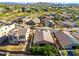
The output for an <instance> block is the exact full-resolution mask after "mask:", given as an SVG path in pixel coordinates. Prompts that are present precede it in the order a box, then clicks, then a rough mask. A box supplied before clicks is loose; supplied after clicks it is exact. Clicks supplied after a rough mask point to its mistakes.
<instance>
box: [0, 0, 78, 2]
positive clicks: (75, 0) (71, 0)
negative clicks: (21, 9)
mask: <svg viewBox="0 0 79 59" xmlns="http://www.w3.org/2000/svg"><path fill="white" fill-rule="evenodd" d="M0 2H53V3H79V0H0Z"/></svg>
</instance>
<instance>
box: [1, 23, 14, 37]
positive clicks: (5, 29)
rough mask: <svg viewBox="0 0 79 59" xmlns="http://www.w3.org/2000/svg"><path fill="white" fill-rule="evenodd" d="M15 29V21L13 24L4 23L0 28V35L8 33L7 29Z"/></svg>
mask: <svg viewBox="0 0 79 59" xmlns="http://www.w3.org/2000/svg"><path fill="white" fill-rule="evenodd" d="M13 29H15V23H14V24H6V25H5V26H1V28H0V37H2V36H5V35H7V34H8V33H9V31H11V30H13Z"/></svg>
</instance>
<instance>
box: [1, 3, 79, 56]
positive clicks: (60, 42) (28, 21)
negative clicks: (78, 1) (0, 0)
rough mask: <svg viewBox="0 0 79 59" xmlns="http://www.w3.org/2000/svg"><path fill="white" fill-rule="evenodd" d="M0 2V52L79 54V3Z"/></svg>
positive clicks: (9, 54) (23, 54)
mask: <svg viewBox="0 0 79 59" xmlns="http://www.w3.org/2000/svg"><path fill="white" fill-rule="evenodd" d="M64 5H65V6H63V4H61V5H59V4H53V3H33V4H30V3H29V4H8V3H7V4H0V56H29V55H30V56H79V5H75V6H73V5H70V4H67V5H66V4H64Z"/></svg>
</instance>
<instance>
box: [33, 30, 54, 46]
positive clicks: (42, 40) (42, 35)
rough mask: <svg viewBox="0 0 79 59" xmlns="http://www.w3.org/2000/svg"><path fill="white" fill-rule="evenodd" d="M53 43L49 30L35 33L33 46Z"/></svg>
mask: <svg viewBox="0 0 79 59" xmlns="http://www.w3.org/2000/svg"><path fill="white" fill-rule="evenodd" d="M53 43H54V40H53V38H52V36H51V33H50V31H49V30H42V31H41V30H37V31H35V36H34V40H33V44H53Z"/></svg>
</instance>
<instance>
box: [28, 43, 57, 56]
mask: <svg viewBox="0 0 79 59" xmlns="http://www.w3.org/2000/svg"><path fill="white" fill-rule="evenodd" d="M29 51H30V53H31V54H33V55H46V56H55V55H57V54H58V51H57V49H56V48H55V47H54V46H53V45H49V44H47V45H45V46H39V45H38V46H32V48H30V50H29Z"/></svg>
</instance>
